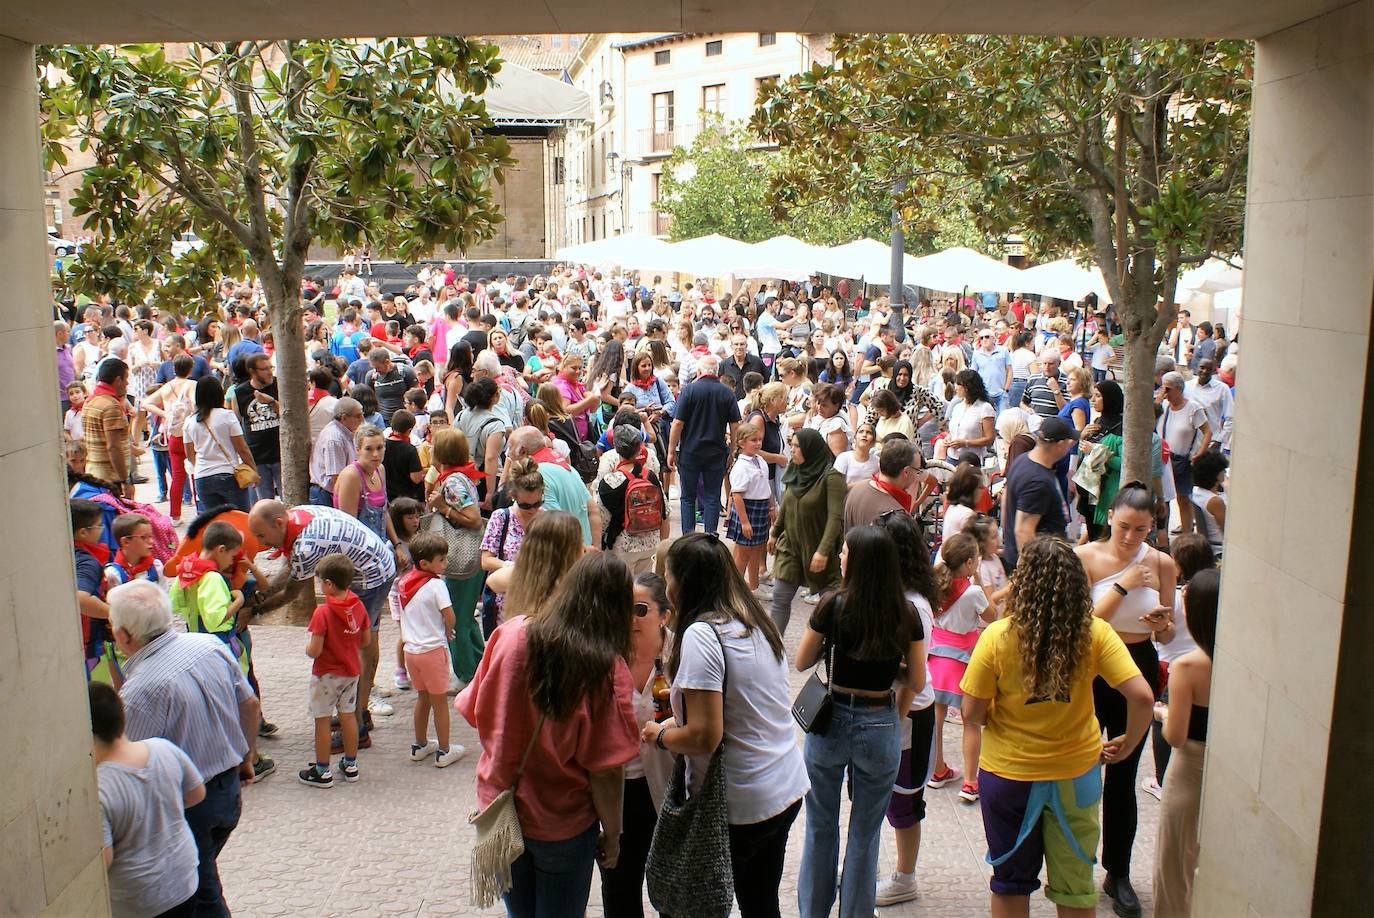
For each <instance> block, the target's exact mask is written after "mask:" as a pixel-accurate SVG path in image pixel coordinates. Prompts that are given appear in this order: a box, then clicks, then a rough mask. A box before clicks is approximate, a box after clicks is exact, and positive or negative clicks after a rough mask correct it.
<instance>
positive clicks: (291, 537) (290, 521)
mask: <svg viewBox="0 0 1374 918" xmlns="http://www.w3.org/2000/svg"><path fill="white" fill-rule="evenodd" d="M314 518H315V515H314V514H313V513H311V512H310V511H309V510H302V509H300V508H297V509H295V510H288V511H286V535H284V536H283V537H282V543H281V548H279V549H277V550H276V551H275V552H273V553H272V554H270V555H268V557H269V558H281V557H286V558H289V557H291V546H292V545H295V544H296V536H298V535H300V534H301V530H302V529H304V528H305V527H306V526H309V525H310V521H311V520H313V519H314Z"/></svg>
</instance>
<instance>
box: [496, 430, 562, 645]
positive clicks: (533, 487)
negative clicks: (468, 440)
mask: <svg viewBox="0 0 1374 918" xmlns="http://www.w3.org/2000/svg"><path fill="white" fill-rule="evenodd" d="M506 481H507V482H508V483H509V485H510V489H511V496H512V497H513V498H514V500H515V503H513V504H512V505H511V506H509V507H503V508H501V509H500V510H497V511H495V512H494V513H492V515H491V519H490V520H488V521H487V531H486V534H485V535H484V536H482V570H484V571H486V572H487V573H488V574H489V575H495V574H496V573H497V572H499V571H500V570H501V569H502V568H507V567H513V566H514V565H515V556H516V554H517V553H518V552H519V551H520V543H521V542H523V541H524V540H525V532H526V531H527V530H528V529H529V527H530V525H531V524H532V523H533V522H534V518H535V516H537V515H538V514H539V513H540V511H542V510H543V509H544V475H543V474H542V473H541V472H540V471H539V463H537V462H535V461H534V460H533V459H530V458H529V457H528V456H526V457H524V458H521V459H516V460H514V461H513V462H511V463H510V468H509V469H508V470H507V472H506ZM578 531H579V533H580V532H581V527H580V526H579V527H578ZM493 579H495V578H494V576H489V577H488V584H487V587H488V589H489V590H491V591H492V592H494V593H495V592H496V591H495V588H494V586H493V585H492V583H491V581H492V580H493ZM488 605H491V606H492V610H493V611H494V613H495V615H494V620H492V621H486V620H484V621H483V622H482V630H483V633H484V634H485V635H487V636H490V634H491V632H492V630H493V629H495V627H496V626H497V625H498V624H499V623H500V621H501V620H502V619H503V618H504V617H505V607H506V598H505V596H504V595H503V594H502V593H496V601H495V603H494V604H488V603H486V602H483V606H484V609H483V615H484V617H486V616H487V611H486V608H485V607H486V606H488Z"/></svg>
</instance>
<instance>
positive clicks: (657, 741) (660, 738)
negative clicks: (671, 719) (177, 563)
mask: <svg viewBox="0 0 1374 918" xmlns="http://www.w3.org/2000/svg"><path fill="white" fill-rule="evenodd" d="M667 732H668V728H667V727H664V728H663V729H662V730H660V731H658V736H655V737H654V745H655V746H657V747H658V748H660V749H662V750H663V751H664V752H667V751H668V747H667V746H665V745H663V734H665V733H667Z"/></svg>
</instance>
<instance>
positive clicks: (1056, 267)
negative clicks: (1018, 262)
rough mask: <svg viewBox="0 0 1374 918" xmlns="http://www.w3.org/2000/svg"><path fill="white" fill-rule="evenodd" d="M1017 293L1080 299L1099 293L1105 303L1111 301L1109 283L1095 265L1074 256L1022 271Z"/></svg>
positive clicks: (1062, 298)
mask: <svg viewBox="0 0 1374 918" xmlns="http://www.w3.org/2000/svg"><path fill="white" fill-rule="evenodd" d="M1017 283H1018V284H1019V285H1020V286H1018V287H1017V288H1016V291H1015V292H1018V293H1037V294H1039V295H1040V296H1052V297H1056V298H1058V299H1061V300H1072V301H1075V302H1076V301H1078V300H1081V299H1083V297H1085V296H1087V295H1088V294H1089V293H1096V294H1097V296H1098V300H1099V301H1100V302H1101V303H1103V304H1106V303H1110V302H1111V299H1112V298H1111V295H1110V294H1109V293H1108V292H1107V282H1106V280H1104V279H1103V277H1102V272H1101V270H1099V269H1098V268H1096V267H1092V268H1085V267H1083V266H1082V265H1080V264H1078V262H1076V261H1074V260H1073V259H1072V258H1064V259H1061V260H1059V261H1052V262H1049V263H1048V264H1043V265H1036V266H1035V267H1034V268H1027V269H1026V270H1024V271H1022V272H1021V274H1020V277H1019V279H1018V280H1017Z"/></svg>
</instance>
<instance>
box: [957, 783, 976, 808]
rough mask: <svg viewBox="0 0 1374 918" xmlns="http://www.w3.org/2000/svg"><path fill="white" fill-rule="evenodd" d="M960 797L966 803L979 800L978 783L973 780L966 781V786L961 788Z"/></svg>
mask: <svg viewBox="0 0 1374 918" xmlns="http://www.w3.org/2000/svg"><path fill="white" fill-rule="evenodd" d="M959 799H960V800H962V801H964V802H965V803H977V802H978V785H977V783H975V782H973V781H965V782H964V786H963V787H961V788H959Z"/></svg>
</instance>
